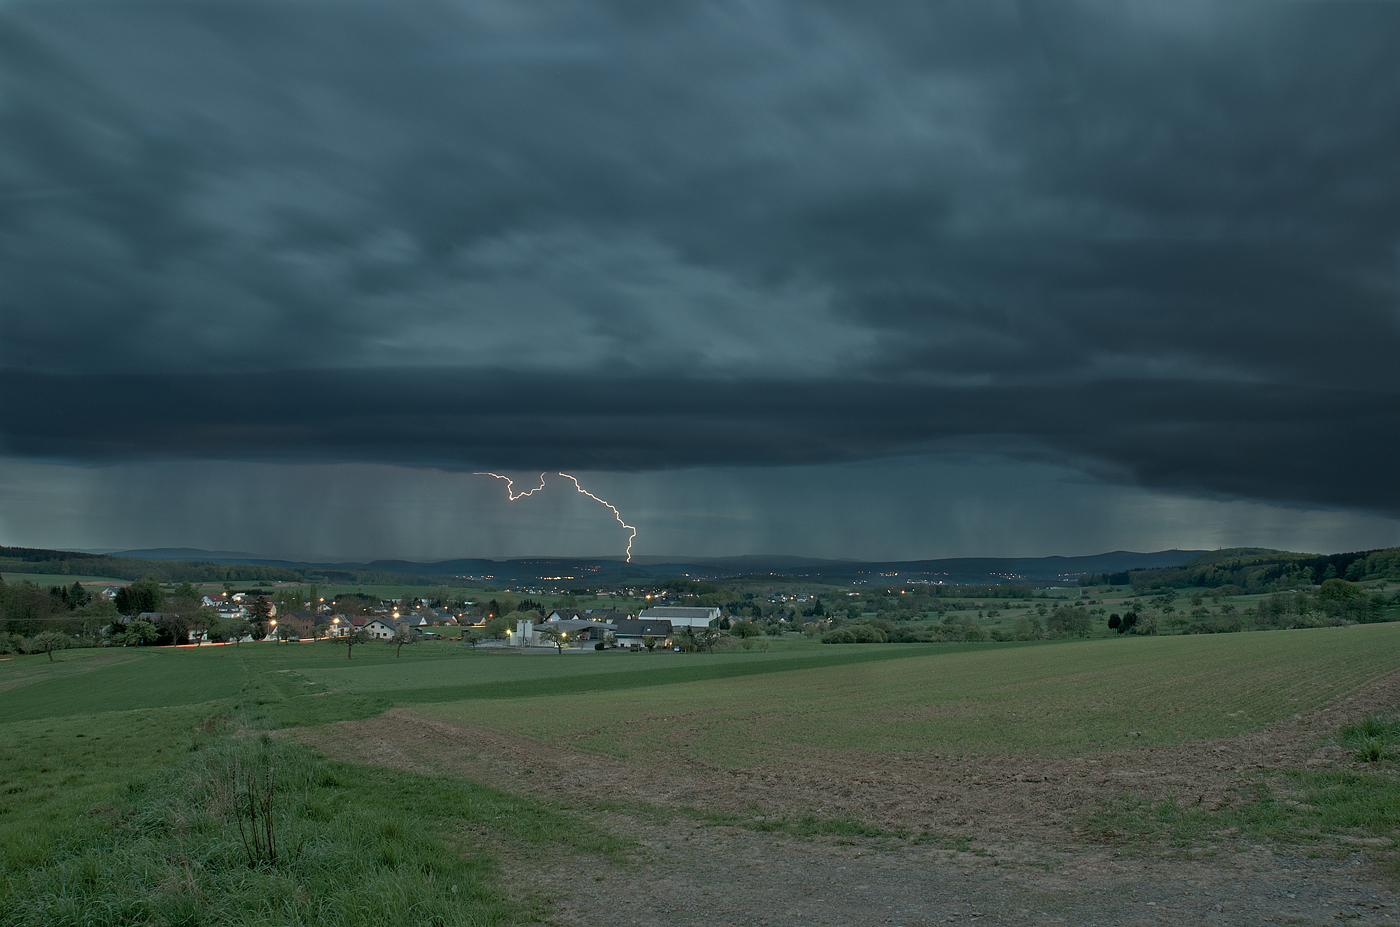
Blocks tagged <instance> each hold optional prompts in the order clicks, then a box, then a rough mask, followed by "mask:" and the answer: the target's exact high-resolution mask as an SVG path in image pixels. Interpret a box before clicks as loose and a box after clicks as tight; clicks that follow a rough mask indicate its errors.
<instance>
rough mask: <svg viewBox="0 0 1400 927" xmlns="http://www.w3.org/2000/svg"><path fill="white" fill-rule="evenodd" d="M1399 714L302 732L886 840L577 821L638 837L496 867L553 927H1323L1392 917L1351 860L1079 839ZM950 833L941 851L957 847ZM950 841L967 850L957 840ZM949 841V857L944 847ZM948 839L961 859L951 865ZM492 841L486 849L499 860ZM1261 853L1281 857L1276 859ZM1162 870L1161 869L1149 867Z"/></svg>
mask: <svg viewBox="0 0 1400 927" xmlns="http://www.w3.org/2000/svg"><path fill="white" fill-rule="evenodd" d="M1397 704H1400V676H1397V677H1392V678H1391V679H1388V680H1386V681H1384V682H1382V683H1380V684H1377V685H1374V686H1372V687H1370V688H1368V689H1367V690H1366V691H1364V692H1362V693H1359V694H1358V695H1356V696H1354V697H1352V698H1350V699H1347V700H1345V701H1343V702H1340V703H1338V704H1337V705H1335V706H1332V707H1330V708H1327V709H1324V710H1322V711H1319V712H1314V713H1312V714H1310V715H1307V716H1297V717H1295V718H1294V719H1292V720H1290V721H1287V722H1284V723H1282V724H1279V725H1275V726H1273V727H1271V728H1267V729H1265V730H1263V731H1259V732H1255V733H1251V734H1245V735H1241V736H1239V737H1234V738H1228V739H1221V740H1213V741H1202V742H1196V743H1193V744H1188V745H1183V746H1178V747H1170V748H1168V747H1163V748H1153V749H1141V750H1122V751H1118V752H1113V753H1106V754H1097V755H1093V756H1089V757H1084V758H1074V759H1066V760H1043V759H1035V758H1026V757H1017V758H1009V759H995V760H992V759H987V758H981V757H949V756H939V755H935V754H921V755H908V756H889V755H884V754H881V755H863V754H852V753H836V752H832V751H820V750H811V749H806V750H804V751H802V752H801V753H800V754H796V753H794V755H792V756H787V757H784V758H783V759H782V761H781V762H779V763H777V764H775V765H773V766H769V767H763V768H758V769H742V770H735V769H728V768H720V767H704V766H702V765H698V764H696V763H694V762H693V761H685V762H684V763H679V762H676V761H675V759H674V758H671V757H667V756H664V755H659V756H653V757H650V758H648V759H647V760H646V761H645V762H638V761H634V760H620V759H615V758H611V757H603V756H596V755H591V754H585V753H580V752H578V751H575V750H571V749H568V748H563V747H555V746H549V745H545V744H541V743H538V742H535V741H531V740H526V739H523V738H514V737H509V736H506V735H502V734H499V733H495V732H491V731H487V730H483V729H479V728H473V727H467V726H462V725H456V724H449V723H446V722H442V721H438V720H435V719H431V718H426V717H423V716H421V715H418V714H415V713H413V712H411V711H407V710H402V709H396V710H394V711H390V712H388V713H386V714H385V715H382V716H380V717H378V718H374V719H370V720H367V721H358V722H346V723H343V724H339V725H333V726H331V727H327V728H322V729H318V730H314V731H306V732H302V736H303V737H304V739H305V740H306V741H307V742H309V743H312V744H314V745H315V746H317V747H320V748H321V749H323V750H325V751H326V752H327V753H329V754H331V755H333V756H336V757H338V758H341V759H346V760H351V761H355V762H364V763H372V764H377V765H384V766H391V767H396V768H401V769H408V770H414V771H419V772H425V773H434V774H443V775H455V776H464V777H468V778H471V779H475V780H478V781H482V782H487V783H490V784H492V785H495V786H497V787H500V788H504V789H506V790H509V791H514V792H517V793H525V794H528V793H531V792H535V791H538V792H540V793H546V794H549V795H551V796H557V795H558V794H559V787H560V784H561V783H565V784H567V783H571V782H574V783H579V784H581V785H583V786H585V787H584V788H582V789H581V792H589V791H592V790H593V789H594V788H595V787H596V785H597V784H599V783H606V784H607V786H608V791H609V792H610V793H611V797H612V798H613V799H618V798H621V799H622V800H623V801H624V802H626V801H629V800H632V801H635V802H637V803H638V804H640V805H653V806H659V807H667V806H672V805H686V806H691V807H698V808H704V809H708V810H715V811H726V812H732V813H736V814H754V813H760V814H772V815H795V816H798V817H800V816H802V815H806V814H816V815H818V816H819V817H822V818H853V819H856V820H860V821H862V822H868V823H870V824H874V825H878V826H879V827H881V828H882V829H885V830H889V831H895V830H900V829H904V830H907V831H909V832H912V833H923V832H927V833H929V834H931V835H934V836H933V839H931V840H930V841H928V842H922V843H919V842H915V841H907V840H880V839H875V840H854V841H852V840H845V841H833V840H831V839H829V838H825V839H804V840H796V839H792V838H788V837H782V836H777V835H774V834H769V833H758V832H754V831H750V830H741V829H737V828H730V827H716V826H712V825H703V824H696V823H692V822H689V821H684V820H682V821H673V822H671V823H668V824H665V825H660V824H656V823H654V817H652V816H649V815H645V814H639V815H635V816H633V815H623V814H617V813H610V812H601V811H600V812H598V814H597V817H598V820H599V823H600V824H601V825H602V826H604V827H606V828H607V829H609V830H611V831H612V832H614V833H618V834H619V835H622V836H626V837H629V838H631V839H634V840H636V841H638V842H639V843H640V844H641V846H642V847H643V850H642V852H641V854H640V855H639V858H638V862H637V864H636V865H634V866H630V867H629V866H623V867H619V866H617V865H616V864H612V863H607V862H605V861H601V860H588V859H581V858H579V857H566V858H561V859H541V858H538V857H530V856H527V857H524V858H522V857H519V856H513V857H511V858H512V859H515V860H516V861H517V862H515V863H512V864H511V865H510V866H508V869H509V871H510V874H511V880H512V882H513V883H514V884H516V885H518V886H520V890H521V891H522V892H523V893H525V894H530V895H532V896H534V897H539V898H541V899H544V900H545V901H546V905H547V908H548V909H549V910H550V911H552V914H551V920H552V921H553V922H555V923H558V924H561V925H565V924H568V925H572V924H579V925H583V924H590V925H592V924H617V925H630V924H637V925H642V924H656V925H672V924H677V925H679V924H735V925H739V924H768V925H788V924H794V925H796V924H926V923H934V922H949V921H954V922H955V921H958V920H962V919H964V918H966V919H969V920H978V921H981V922H987V923H1025V924H1036V923H1072V924H1090V923H1099V924H1139V923H1141V924H1148V923H1153V924H1155V923H1205V924H1212V923H1220V924H1266V923H1304V924H1315V923H1329V924H1335V923H1338V922H1339V921H1346V922H1351V923H1356V924H1368V925H1369V924H1393V925H1400V908H1397V907H1396V905H1397V903H1398V902H1400V898H1397V896H1396V894H1395V893H1394V891H1393V890H1392V888H1391V887H1390V886H1387V885H1386V884H1385V882H1384V881H1383V880H1382V878H1381V876H1380V874H1379V873H1378V872H1377V869H1376V867H1375V866H1374V865H1373V861H1372V857H1371V855H1368V853H1369V854H1372V855H1373V854H1375V853H1376V852H1382V853H1383V852H1385V851H1386V850H1385V848H1384V847H1380V846H1376V845H1370V846H1367V845H1365V844H1356V845H1347V846H1344V847H1341V848H1340V850H1339V852H1338V853H1336V854H1326V858H1317V859H1308V858H1304V857H1303V856H1302V855H1301V854H1292V853H1288V852H1287V851H1285V850H1279V851H1278V853H1275V852H1273V851H1272V850H1271V849H1270V848H1268V847H1263V846H1251V845H1250V844H1248V843H1243V842H1241V841H1239V840H1238V839H1237V838H1233V837H1230V836H1228V835H1224V834H1222V835H1219V836H1218V837H1217V838H1215V839H1214V840H1213V842H1212V843H1210V844H1206V845H1204V846H1201V847H1197V848H1192V849H1191V850H1189V851H1188V852H1187V853H1185V854H1166V853H1163V852H1147V853H1138V854H1133V853H1127V852H1125V851H1124V849H1123V847H1122V846H1121V845H1120V844H1119V842H1118V841H1116V840H1115V839H1114V837H1113V835H1102V834H1093V833H1086V832H1085V830H1084V826H1083V821H1084V819H1085V817H1086V816H1087V815H1088V814H1091V813H1092V812H1094V811H1096V810H1098V809H1101V808H1103V807H1104V806H1105V804H1106V803H1108V802H1111V801H1113V800H1114V799H1116V798H1118V797H1120V796H1122V795H1124V794H1133V795H1139V796H1147V797H1151V798H1161V799H1171V800H1174V801H1176V802H1178V803H1181V804H1183V805H1185V804H1199V805H1202V806H1205V807H1210V808H1215V807H1219V806H1221V805H1223V804H1226V803H1230V802H1235V801H1240V800H1243V798H1244V796H1246V795H1248V794H1250V793H1252V789H1253V786H1254V783H1256V782H1257V781H1258V780H1259V778H1260V777H1261V775H1262V774H1263V773H1265V772H1266V771H1268V770H1271V769H1273V770H1283V769H1290V768H1292V769H1296V768H1301V767H1304V766H1308V765H1312V766H1330V765H1334V764H1338V763H1346V762H1349V759H1348V758H1347V757H1346V756H1345V755H1344V754H1343V753H1342V752H1341V751H1339V750H1337V749H1336V748H1335V747H1328V746H1320V744H1325V743H1326V739H1325V736H1324V735H1330V734H1331V733H1332V732H1334V731H1335V730H1336V729H1337V727H1338V725H1340V724H1342V723H1344V722H1346V721H1347V720H1350V719H1351V718H1354V717H1358V716H1360V715H1361V714H1362V713H1364V712H1366V711H1372V710H1376V709H1377V708H1384V707H1393V706H1395V705H1397ZM958 838H963V842H962V843H959V842H958ZM969 841H970V843H969ZM959 846H960V847H962V848H963V849H962V850H958V849H952V847H959ZM969 846H970V848H971V851H970V852H969V851H968V849H967V848H968V847H969ZM507 849H508V848H507ZM1280 854H1281V855H1280ZM1173 855H1174V856H1181V857H1182V858H1170V857H1171V856H1173Z"/></svg>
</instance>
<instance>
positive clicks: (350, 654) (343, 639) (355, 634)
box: [335, 628, 369, 660]
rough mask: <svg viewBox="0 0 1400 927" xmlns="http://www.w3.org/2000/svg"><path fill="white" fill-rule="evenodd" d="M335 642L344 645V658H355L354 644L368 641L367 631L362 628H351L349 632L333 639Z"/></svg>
mask: <svg viewBox="0 0 1400 927" xmlns="http://www.w3.org/2000/svg"><path fill="white" fill-rule="evenodd" d="M335 642H336V643H337V644H344V645H345V659H347V660H353V659H354V658H355V645H356V644H364V643H368V642H369V632H368V631H366V630H365V629H364V628H351V629H350V633H349V634H343V635H341V636H340V637H337V638H336V639H335Z"/></svg>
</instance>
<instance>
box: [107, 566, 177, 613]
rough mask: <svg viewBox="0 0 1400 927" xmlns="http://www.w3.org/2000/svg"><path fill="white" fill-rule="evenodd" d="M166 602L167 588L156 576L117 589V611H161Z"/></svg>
mask: <svg viewBox="0 0 1400 927" xmlns="http://www.w3.org/2000/svg"><path fill="white" fill-rule="evenodd" d="M164 604H165V590H164V589H162V588H160V581H159V580H157V579H156V578H155V577H154V576H147V577H146V578H145V579H143V580H141V581H140V582H135V583H132V584H131V585H130V586H123V587H122V588H121V589H118V590H117V597H116V605H117V611H119V612H121V613H122V614H123V615H139V614H141V613H142V612H154V611H159V610H160V607H161V606H162V605H164Z"/></svg>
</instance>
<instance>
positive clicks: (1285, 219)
mask: <svg viewBox="0 0 1400 927" xmlns="http://www.w3.org/2000/svg"><path fill="white" fill-rule="evenodd" d="M1397 34H1400V5H1396V4H1393V3H1360V2H1358V3H1321V4H1312V3H1302V2H1300V3H1272V2H1271V3H1255V4H1250V3H1219V4H1216V3H1167V2H1163V3H1160V4H1148V3H1144V4H1133V5H1105V4H1090V3H1085V4H1062V3H1054V4H1050V3H1037V2H1030V0H1026V2H1021V3H996V2H977V3H966V4H938V5H929V4H908V5H897V4H889V5H881V10H880V11H878V12H871V11H869V10H867V9H866V8H865V6H864V5H856V4H852V5H849V6H844V5H837V4H829V5H824V6H813V5H809V4H782V3H767V4H763V3H758V4H734V5H726V4H707V5H703V6H696V7H687V8H681V7H679V6H673V5H666V6H665V8H664V9H660V8H656V7H655V6H654V5H629V4H623V3H618V4H611V5H609V4H560V5H557V6H556V5H550V4H548V3H523V4H522V3H500V4H491V3H465V4H454V3H445V2H444V3H423V2H411V3H394V4H389V3H359V4H339V3H338V4H320V3H285V2H243V0H239V2H207V3H197V4H196V3H172V2H151V0H147V2H129V3H123V2H101V3H92V2H82V0H65V2H61V3H59V2H38V3H13V4H10V5H9V6H5V7H0V281H2V282H0V318H3V323H4V334H3V338H0V364H3V368H4V369H3V373H0V377H2V378H3V385H4V387H5V390H6V396H7V397H9V398H8V400H7V402H6V403H5V405H4V408H3V411H0V429H2V430H0V440H3V447H4V449H5V450H6V451H8V452H9V453H14V454H25V455H36V456H46V457H52V458H58V459H73V460H79V461H89V460H93V461H105V460H117V459H130V458H169V457H176V458H178V457H228V458H233V459H245V458H279V459H293V460H343V459H351V460H375V461H385V462H393V463H408V464H414V465H425V466H445V467H459V466H460V467H477V466H495V467H501V468H505V467H518V468H530V467H535V466H539V467H564V466H569V467H592V468H615V469H646V468H660V467H680V466H703V465H710V464H724V465H749V464H758V465H764V464H774V465H776V464H786V463H794V462H817V461H842V460H855V459H862V458H870V457H880V456H885V455H890V454H902V453H909V452H912V451H925V450H948V449H954V450H956V449H965V448H968V447H976V448H980V449H985V448H993V449H996V450H998V451H999V452H1001V453H1005V454H1009V455H1013V456H1032V457H1042V458H1050V459H1054V460H1058V461H1068V462H1072V463H1073V464H1074V465H1075V466H1078V467H1081V468H1083V469H1086V470H1088V471H1090V472H1093V473H1096V474H1099V475H1102V476H1105V477H1107V478H1111V479H1122V480H1137V481H1141V482H1143V483H1145V484H1147V485H1152V486H1166V487H1174V488H1185V489H1190V490H1193V491H1200V492H1207V493H1219V494H1224V495H1237V496H1241V497H1245V498H1260V499H1270V500H1283V501H1289V502H1298V503H1306V504H1331V505H1345V506H1354V507H1358V508H1379V509H1381V510H1384V511H1387V512H1397V511H1400V495H1398V494H1397V490H1396V489H1395V488H1394V487H1393V485H1392V483H1393V480H1391V479H1390V478H1389V472H1388V471H1389V461H1388V455H1389V452H1390V450H1391V446H1392V445H1393V443H1394V441H1393V438H1392V437H1391V436H1392V435H1393V434H1394V433H1395V426H1396V425H1397V424H1398V423H1397V422H1396V418H1397V417H1400V404H1397V401H1396V399H1397V389H1398V388H1400V376H1397V374H1396V369H1397V365H1396V364H1395V362H1394V358H1395V357H1396V356H1397V354H1400V325H1398V324H1397V323H1398V322H1400V303H1398V302H1397V284H1398V283H1400V276H1398V275H1400V160H1397V159H1396V157H1395V152H1396V151H1400V118H1397V116H1396V114H1397V113H1400V52H1397V50H1396V45H1395V42H1394V36H1396V35H1397Z"/></svg>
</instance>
